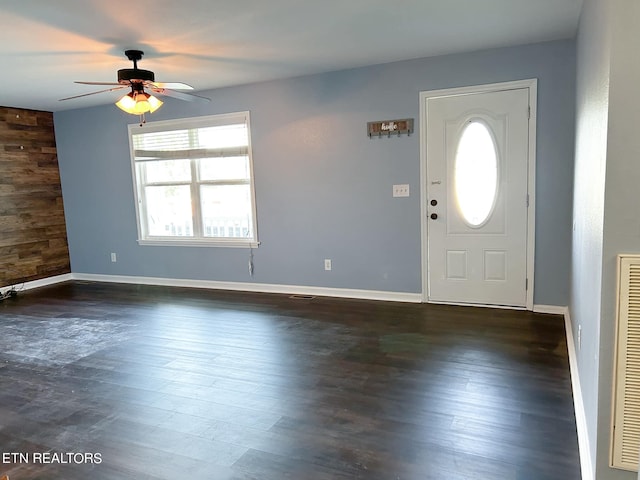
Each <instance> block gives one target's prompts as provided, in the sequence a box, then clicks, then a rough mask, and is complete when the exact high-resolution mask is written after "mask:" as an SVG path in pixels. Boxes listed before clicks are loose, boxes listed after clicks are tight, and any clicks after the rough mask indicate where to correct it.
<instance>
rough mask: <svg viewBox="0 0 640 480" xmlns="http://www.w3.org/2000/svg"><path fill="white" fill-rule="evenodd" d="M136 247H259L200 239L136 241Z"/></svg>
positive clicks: (234, 242) (245, 243)
mask: <svg viewBox="0 0 640 480" xmlns="http://www.w3.org/2000/svg"><path fill="white" fill-rule="evenodd" d="M138 245H143V246H147V245H150V246H156V247H230V248H257V247H258V246H260V242H258V241H242V240H202V239H193V240H185V239H180V240H177V239H174V238H171V239H146V240H141V239H139V240H138Z"/></svg>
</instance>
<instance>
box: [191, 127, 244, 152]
mask: <svg viewBox="0 0 640 480" xmlns="http://www.w3.org/2000/svg"><path fill="white" fill-rule="evenodd" d="M197 132H198V139H197V145H196V146H198V147H200V148H227V147H241V146H247V145H249V131H248V130H247V125H246V124H244V123H242V124H236V125H222V126H219V127H206V128H200V129H198V130H197Z"/></svg>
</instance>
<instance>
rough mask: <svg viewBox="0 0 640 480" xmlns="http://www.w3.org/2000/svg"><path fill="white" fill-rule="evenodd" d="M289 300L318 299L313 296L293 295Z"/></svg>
mask: <svg viewBox="0 0 640 480" xmlns="http://www.w3.org/2000/svg"><path fill="white" fill-rule="evenodd" d="M289 298H293V299H295V300H313V299H314V298H316V297H314V296H313V295H291V296H289Z"/></svg>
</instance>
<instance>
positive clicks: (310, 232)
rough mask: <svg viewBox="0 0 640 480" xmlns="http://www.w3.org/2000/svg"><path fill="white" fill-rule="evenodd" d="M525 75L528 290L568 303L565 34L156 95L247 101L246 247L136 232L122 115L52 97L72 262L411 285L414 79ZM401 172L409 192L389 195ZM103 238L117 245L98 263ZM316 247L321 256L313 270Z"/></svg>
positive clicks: (358, 285) (416, 166)
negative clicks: (531, 246)
mask: <svg viewBox="0 0 640 480" xmlns="http://www.w3.org/2000/svg"><path fill="white" fill-rule="evenodd" d="M528 78H538V81H539V83H538V138H537V173H536V175H537V192H536V195H537V220H536V265H535V268H536V272H535V274H536V275H535V288H536V290H535V303H536V304H547V305H567V304H568V297H569V295H568V291H569V268H570V259H571V255H570V251H571V250H570V248H571V205H572V187H571V186H572V183H573V181H572V177H573V145H574V110H575V43H574V42H573V41H559V42H549V43H544V44H536V45H529V46H523V47H514V48H505V49H495V50H488V51H482V52H475V53H469V54H460V55H449V56H442V57H434V58H425V59H419V60H410V61H404V62H397V63H391V64H384V65H377V66H373V67H365V68H358V69H352V70H344V71H339V72H332V73H327V74H321V75H313V76H305V77H299V78H292V79H286V80H279V81H273V82H265V83H259V84H252V85H246V86H239V87H233V88H224V89H218V90H213V91H209V92H206V93H205V94H206V95H207V96H209V97H211V98H212V100H213V101H212V102H211V103H210V104H206V105H193V104H190V103H187V102H179V101H174V100H172V99H167V101H166V103H165V106H164V107H163V108H162V109H160V110H159V111H158V112H156V113H155V114H153V115H150V116H149V118H148V120H149V121H153V120H164V119H170V118H179V117H191V116H199V115H210V114H215V113H226V112H234V111H242V110H249V111H250V112H251V129H252V145H253V161H254V168H255V183H256V197H257V210H258V234H259V240H260V242H261V243H262V244H261V246H260V247H259V248H258V249H257V250H255V252H254V258H255V274H254V277H250V276H249V273H248V269H247V261H248V257H249V252H248V251H247V250H246V249H237V248H202V247H200V248H198V247H154V246H139V245H138V244H137V243H136V237H137V230H136V219H135V209H134V199H133V182H132V178H131V166H130V157H129V144H128V138H127V124H128V123H133V122H134V121H135V117H132V116H130V115H126V114H124V113H122V112H120V111H119V110H118V109H117V108H115V107H114V106H113V105H106V106H101V107H95V108H87V109H78V110H70V111H63V112H57V113H56V114H55V116H54V119H55V127H56V139H57V148H58V156H59V164H60V173H61V178H62V188H63V195H64V202H65V214H66V218H67V225H68V226H67V228H68V236H69V247H70V254H71V265H72V270H73V272H75V273H91V274H109V275H133V276H150V277H167V278H173V279H194V280H216V281H228V282H251V283H267V284H280V285H294V286H317V287H328V288H349V289H363V290H379V291H387V292H406V293H419V292H421V291H422V284H421V249H420V242H421V238H420V235H421V234H420V194H419V192H420V188H421V185H420V180H419V179H420V157H419V147H420V139H419V134H418V132H419V129H420V125H419V92H420V91H425V90H433V89H440V88H449V87H459V86H467V85H476V84H485V83H494V82H501V81H511V80H520V79H528ZM407 117H409V118H414V119H415V121H416V134H415V135H412V136H410V137H407V136H403V137H401V138H391V139H388V138H387V139H369V138H368V137H367V136H366V122H367V121H371V120H383V119H393V118H407ZM397 183H408V184H410V188H411V197H409V198H392V196H391V187H392V185H393V184H397ZM110 252H117V253H118V262H117V263H111V261H110V258H109V253H110ZM324 258H331V259H332V261H333V270H332V271H330V272H326V271H324V266H323V259H324Z"/></svg>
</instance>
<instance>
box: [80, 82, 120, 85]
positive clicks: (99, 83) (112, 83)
mask: <svg viewBox="0 0 640 480" xmlns="http://www.w3.org/2000/svg"><path fill="white" fill-rule="evenodd" d="M73 83H80V84H82V85H122V83H116V82H73Z"/></svg>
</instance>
